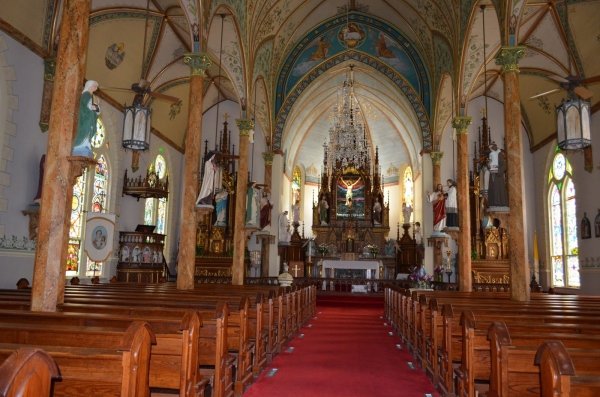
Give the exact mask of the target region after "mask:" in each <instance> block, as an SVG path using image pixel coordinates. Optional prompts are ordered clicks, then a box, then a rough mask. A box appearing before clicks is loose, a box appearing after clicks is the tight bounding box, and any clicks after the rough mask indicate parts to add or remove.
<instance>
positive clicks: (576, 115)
mask: <svg viewBox="0 0 600 397" xmlns="http://www.w3.org/2000/svg"><path fill="white" fill-rule="evenodd" d="M565 19H566V26H565V28H566V29H565V39H566V42H567V46H569V37H568V36H569V33H570V31H571V30H570V28H569V6H568V4H567V3H566V2H565ZM569 53H571V54H573V53H574V51H572V49H571V48H569ZM567 79H568V78H567ZM568 80H569V81H568V83H567V84H566V89H567V99H563V100H562V102H561V103H560V105H559V106H557V107H556V134H557V139H558V147H560V148H561V149H562V150H580V149H585V148H586V147H588V146H590V145H591V144H592V141H591V135H590V102H589V101H587V100H584V99H582V98H581V97H579V95H578V94H577V93H576V91H577V87H578V86H579V84H580V83H581V81H580V79H577V78H574V79H568ZM563 87H564V86H563Z"/></svg>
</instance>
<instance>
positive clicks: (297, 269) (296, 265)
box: [292, 263, 300, 277]
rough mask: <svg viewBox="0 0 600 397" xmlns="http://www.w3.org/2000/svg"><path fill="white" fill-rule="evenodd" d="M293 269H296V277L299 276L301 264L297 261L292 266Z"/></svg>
mask: <svg viewBox="0 0 600 397" xmlns="http://www.w3.org/2000/svg"><path fill="white" fill-rule="evenodd" d="M292 270H293V271H294V277H298V271H299V270H300V265H299V264H297V263H295V264H294V266H293V267H292Z"/></svg>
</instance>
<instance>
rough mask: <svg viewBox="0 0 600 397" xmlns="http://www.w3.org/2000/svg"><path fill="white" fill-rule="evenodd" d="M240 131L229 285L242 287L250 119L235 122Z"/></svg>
mask: <svg viewBox="0 0 600 397" xmlns="http://www.w3.org/2000/svg"><path fill="white" fill-rule="evenodd" d="M236 123H237V126H238V128H239V130H240V152H239V153H240V160H239V164H238V176H237V184H236V186H235V194H236V199H235V219H234V221H233V265H232V266H231V283H232V284H233V285H244V278H245V275H246V264H245V263H244V256H245V255H244V253H245V247H246V230H245V224H246V222H245V220H246V190H247V189H248V138H249V136H250V130H251V129H253V128H254V121H253V120H250V119H238V120H236Z"/></svg>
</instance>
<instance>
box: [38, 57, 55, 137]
mask: <svg viewBox="0 0 600 397" xmlns="http://www.w3.org/2000/svg"><path fill="white" fill-rule="evenodd" d="M55 74H56V57H53V56H50V57H48V58H46V59H44V88H43V89H42V108H41V109H40V123H39V124H40V129H41V130H42V131H43V132H46V131H48V126H49V124H48V123H49V122H50V111H51V108H50V106H51V105H52V92H53V90H54V75H55Z"/></svg>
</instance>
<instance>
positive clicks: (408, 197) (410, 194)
mask: <svg viewBox="0 0 600 397" xmlns="http://www.w3.org/2000/svg"><path fill="white" fill-rule="evenodd" d="M402 185H403V189H404V202H405V203H406V205H410V206H411V207H414V200H415V188H414V182H413V173H412V168H410V167H406V169H405V170H404V176H403V178H402Z"/></svg>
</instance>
